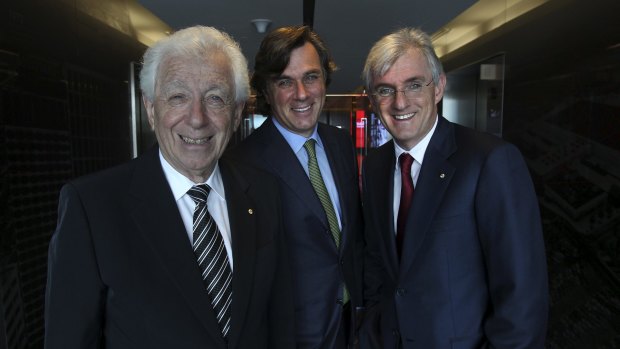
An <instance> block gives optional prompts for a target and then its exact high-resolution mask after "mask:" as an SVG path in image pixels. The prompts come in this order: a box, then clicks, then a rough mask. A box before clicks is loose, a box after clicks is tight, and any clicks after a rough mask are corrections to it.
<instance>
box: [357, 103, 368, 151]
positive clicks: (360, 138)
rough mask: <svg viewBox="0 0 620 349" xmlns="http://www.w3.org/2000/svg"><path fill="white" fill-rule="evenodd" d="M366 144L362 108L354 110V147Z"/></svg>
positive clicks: (360, 147) (364, 114)
mask: <svg viewBox="0 0 620 349" xmlns="http://www.w3.org/2000/svg"><path fill="white" fill-rule="evenodd" d="M365 146H366V113H365V112H364V110H356V111H355V147H356V148H357V149H358V150H361V149H364V147H365Z"/></svg>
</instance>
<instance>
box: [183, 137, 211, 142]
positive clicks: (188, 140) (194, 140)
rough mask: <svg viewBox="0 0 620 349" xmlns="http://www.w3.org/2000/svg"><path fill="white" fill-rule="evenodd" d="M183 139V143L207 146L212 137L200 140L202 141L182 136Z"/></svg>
mask: <svg viewBox="0 0 620 349" xmlns="http://www.w3.org/2000/svg"><path fill="white" fill-rule="evenodd" d="M181 139H182V140H183V142H185V143H189V144H205V143H207V142H208V141H209V139H211V137H208V138H200V139H193V138H189V137H185V136H181Z"/></svg>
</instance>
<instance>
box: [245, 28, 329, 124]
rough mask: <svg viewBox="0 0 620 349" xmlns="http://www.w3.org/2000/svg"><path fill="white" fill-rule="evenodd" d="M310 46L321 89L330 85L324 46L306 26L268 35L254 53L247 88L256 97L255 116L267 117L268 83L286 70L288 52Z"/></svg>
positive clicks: (284, 29)
mask: <svg viewBox="0 0 620 349" xmlns="http://www.w3.org/2000/svg"><path fill="white" fill-rule="evenodd" d="M307 42H309V43H311V44H312V46H314V48H315V49H316V52H317V53H318V54H319V59H320V60H321V68H322V70H323V75H324V76H325V86H329V83H330V82H331V74H332V73H333V72H334V71H336V69H337V66H336V63H334V61H333V59H332V57H331V55H330V54H329V51H328V49H327V45H326V44H325V42H323V40H322V39H321V38H320V37H319V36H318V35H317V34H316V33H315V32H314V31H312V29H310V27H308V26H288V27H281V28H278V29H275V30H273V31H271V32H270V33H269V34H267V36H265V38H264V39H263V41H262V42H261V44H260V48H259V49H258V53H257V54H256V57H255V59H254V74H253V75H252V79H251V81H250V85H251V87H252V88H253V89H254V92H255V93H256V112H257V113H258V114H263V115H271V113H272V110H271V106H270V105H269V104H268V103H267V99H266V98H267V93H268V87H269V82H270V81H272V80H273V79H274V78H276V77H278V76H280V75H281V74H282V72H283V71H284V69H286V67H287V66H288V63H289V61H290V58H291V52H292V51H293V50H294V49H296V48H299V47H301V46H303V45H305V44H306V43H307Z"/></svg>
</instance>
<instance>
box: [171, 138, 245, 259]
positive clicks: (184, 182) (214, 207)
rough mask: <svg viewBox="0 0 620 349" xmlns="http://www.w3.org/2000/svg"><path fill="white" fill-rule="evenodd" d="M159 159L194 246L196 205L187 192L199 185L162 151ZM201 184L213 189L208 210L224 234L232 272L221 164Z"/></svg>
mask: <svg viewBox="0 0 620 349" xmlns="http://www.w3.org/2000/svg"><path fill="white" fill-rule="evenodd" d="M159 159H160V160H161V166H162V168H163V169H164V174H165V175H166V179H167V180H168V184H169V185H170V189H172V194H173V195H174V200H175V201H176V203H177V207H178V208H179V212H180V213H181V218H182V219H183V224H184V225H185V231H186V232H187V237H188V238H189V242H190V244H192V245H193V242H194V228H193V226H194V209H195V208H196V203H194V200H193V199H192V198H191V197H190V196H189V195H188V194H187V191H188V190H189V189H190V188H191V187H192V186H194V185H197V184H196V183H194V182H192V181H191V180H190V179H189V178H187V177H185V176H184V175H182V174H181V173H179V172H178V171H177V170H175V169H174V168H173V167H172V166H171V165H170V164H169V163H168V161H166V159H164V156H163V155H162V153H161V150H160V151H159ZM199 184H208V185H209V187H211V192H210V193H209V197H208V198H207V208H208V211H209V213H210V214H211V216H212V217H213V220H214V221H215V224H217V227H218V228H219V230H220V233H221V234H222V238H223V239H224V246H226V252H227V254H228V262H229V263H230V269H231V270H232V269H233V255H232V247H231V246H232V245H231V240H232V239H231V234H230V221H229V219H228V208H227V206H226V194H225V193H224V182H223V181H222V175H221V174H220V166H219V164H216V165H215V168H214V169H213V173H212V174H211V176H210V177H209V179H207V181H206V182H205V183H199ZM171 233H172V232H171Z"/></svg>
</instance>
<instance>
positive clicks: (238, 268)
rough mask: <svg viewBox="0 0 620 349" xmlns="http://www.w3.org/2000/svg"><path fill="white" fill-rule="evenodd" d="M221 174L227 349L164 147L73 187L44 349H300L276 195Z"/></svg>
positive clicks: (66, 200) (266, 184)
mask: <svg viewBox="0 0 620 349" xmlns="http://www.w3.org/2000/svg"><path fill="white" fill-rule="evenodd" d="M219 164H220V170H221V174H222V178H223V181H224V186H225V190H226V202H227V205H228V214H229V218H230V228H231V235H232V249H233V257H234V262H233V263H234V271H233V286H232V287H233V301H232V319H231V321H232V322H231V329H230V332H229V338H228V342H229V343H228V346H226V343H225V342H224V340H223V338H222V336H221V333H220V329H219V326H218V324H217V322H216V319H215V315H214V312H213V309H212V307H211V303H210V299H209V295H208V294H207V292H206V290H205V287H204V285H203V282H202V277H201V273H200V270H199V267H198V264H197V261H196V257H195V256H194V254H193V251H192V247H191V242H190V241H189V239H188V237H187V233H186V231H185V227H184V225H183V222H182V219H181V216H180V214H179V210H178V207H177V205H176V203H175V201H174V198H173V195H172V191H171V189H170V186H169V185H168V182H167V181H166V178H165V175H164V172H163V170H162V167H161V163H160V160H159V156H158V150H157V147H155V148H153V149H151V150H150V151H148V152H147V153H146V154H144V155H143V156H141V157H139V158H137V159H135V160H133V161H131V162H129V163H128V164H125V165H121V166H120V167H116V168H113V169H111V170H106V171H104V172H102V173H99V174H96V175H91V176H88V177H85V178H81V179H78V180H76V181H73V182H71V183H69V184H67V185H65V186H64V187H63V189H62V191H61V195H60V205H59V219H58V227H57V229H56V232H55V234H54V236H53V238H52V241H51V244H50V249H49V266H48V267H49V270H48V284H47V293H46V313H45V323H46V334H45V346H46V348H48V349H55V348H58V349H70V348H76V349H85V348H114V349H117V348H127V349H136V348H149V349H152V348H166V349H169V348H196V349H198V348H200V349H204V348H252V349H253V348H265V349H267V348H268V349H271V348H294V338H293V336H292V334H291V333H292V332H293V303H292V299H291V297H290V292H291V291H290V282H291V281H290V274H289V273H288V269H287V268H286V263H287V259H286V256H285V254H283V253H282V252H283V251H285V249H284V248H283V239H282V236H281V224H280V223H281V211H280V208H281V207H280V199H279V196H278V194H277V184H275V181H274V179H273V177H272V176H269V175H267V174H265V173H263V172H259V171H256V170H254V169H251V168H246V167H245V166H244V167H240V166H238V165H235V166H232V165H231V164H230V163H229V162H226V161H220V162H219ZM249 209H252V210H253V211H252V213H250V212H249Z"/></svg>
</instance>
